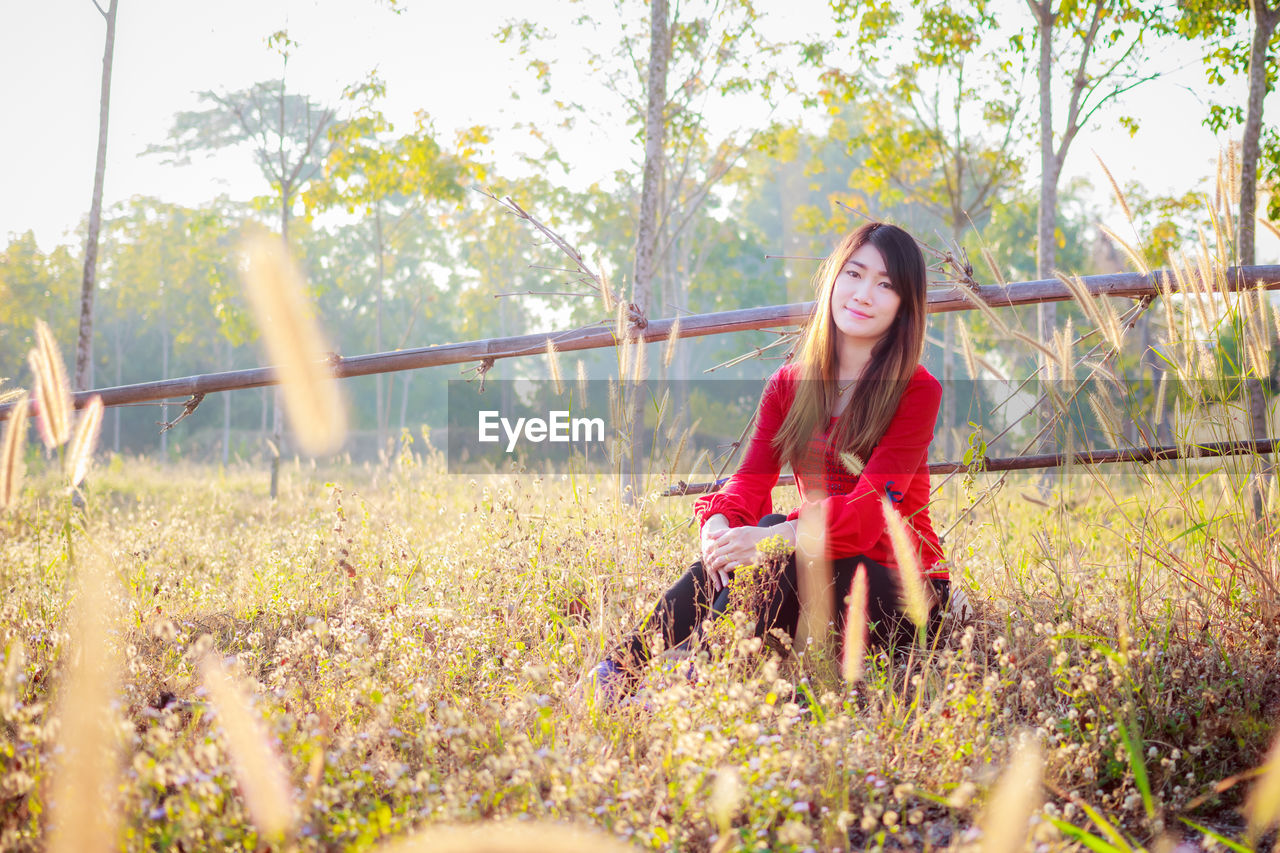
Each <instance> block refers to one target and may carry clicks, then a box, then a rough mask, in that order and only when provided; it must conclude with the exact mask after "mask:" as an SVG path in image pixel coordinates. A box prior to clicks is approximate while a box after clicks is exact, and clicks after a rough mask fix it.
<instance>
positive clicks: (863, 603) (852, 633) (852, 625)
mask: <svg viewBox="0 0 1280 853" xmlns="http://www.w3.org/2000/svg"><path fill="white" fill-rule="evenodd" d="M866 654H867V569H866V567H865V566H858V572H857V574H855V575H854V576H853V588H852V589H851V590H850V592H849V610H848V612H847V613H846V614H845V620H844V665H843V666H842V667H841V671H842V674H843V675H844V680H845V681H846V682H847V683H849V684H856V683H857V682H859V681H861V680H862V668H863V665H864V663H865V658H866Z"/></svg>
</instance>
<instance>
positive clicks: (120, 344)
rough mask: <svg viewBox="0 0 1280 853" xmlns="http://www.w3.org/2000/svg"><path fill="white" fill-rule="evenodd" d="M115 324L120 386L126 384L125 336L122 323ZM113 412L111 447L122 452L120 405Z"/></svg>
mask: <svg viewBox="0 0 1280 853" xmlns="http://www.w3.org/2000/svg"><path fill="white" fill-rule="evenodd" d="M115 325H116V334H115V340H116V387H117V388H118V387H120V386H121V385H123V384H124V372H123V371H124V341H123V340H122V339H123V337H124V336H123V335H122V334H120V324H119V323H118V322H117V323H116V324H115ZM165 378H166V379H168V378H169V377H167V376H166V377H165ZM112 414H113V415H114V416H115V418H114V420H115V428H114V433H115V434H114V435H113V436H112V439H111V449H112V450H113V451H115V452H116V453H119V452H120V407H119V406H116V409H115V411H114V412H112Z"/></svg>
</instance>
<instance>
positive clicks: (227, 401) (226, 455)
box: [222, 338, 231, 467]
mask: <svg viewBox="0 0 1280 853" xmlns="http://www.w3.org/2000/svg"><path fill="white" fill-rule="evenodd" d="M222 353H223V356H222V363H223V365H224V367H225V368H226V369H227V370H230V369H231V342H230V341H228V340H227V339H226V338H223V339H222ZM230 459H231V395H230V394H223V395H222V464H223V466H224V467H225V466H226V464H227V462H228V461H230Z"/></svg>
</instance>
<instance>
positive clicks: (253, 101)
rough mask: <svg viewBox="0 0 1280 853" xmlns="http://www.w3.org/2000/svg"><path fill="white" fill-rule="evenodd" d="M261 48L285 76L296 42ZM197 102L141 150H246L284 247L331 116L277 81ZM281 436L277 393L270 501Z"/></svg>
mask: <svg viewBox="0 0 1280 853" xmlns="http://www.w3.org/2000/svg"><path fill="white" fill-rule="evenodd" d="M267 46H268V47H270V48H272V49H274V50H275V51H276V52H277V53H279V54H280V57H281V60H282V63H283V66H284V68H285V70H286V71H287V69H288V65H289V55H290V52H291V51H292V49H293V48H294V47H296V46H297V42H295V41H293V40H292V39H290V38H289V35H288V33H287V32H285V31H283V30H280V31H278V32H275V33H272V34H271V36H269V37H268V38H267ZM200 100H201V101H202V102H204V103H206V104H208V105H209V106H207V107H206V108H204V109H202V110H193V111H187V112H181V113H179V114H178V115H177V116H175V117H174V122H173V128H172V129H171V130H170V132H169V142H168V143H167V144H165V145H160V146H152V147H150V148H148V149H147V151H148V152H152V153H168V154H170V155H172V157H173V162H177V163H183V162H189V160H190V156H191V154H192V153H195V152H206V153H208V152H217V151H222V150H224V149H227V148H240V147H248V148H249V149H250V150H251V151H252V153H253V158H254V162H255V163H256V164H257V166H258V169H259V170H260V171H261V172H262V175H263V177H264V178H266V179H267V181H268V183H269V184H270V186H271V189H272V191H273V193H274V195H273V196H272V198H273V200H274V202H275V203H276V204H278V205H279V206H278V208H277V209H278V211H279V213H280V234H281V237H282V238H283V239H284V241H285V243H286V244H287V243H288V242H289V219H290V217H291V216H292V213H293V208H294V204H295V203H296V201H297V199H298V196H299V194H300V193H301V191H302V190H303V188H304V187H306V185H307V183H308V182H310V181H311V180H313V179H314V178H316V177H318V176H319V175H320V173H321V169H322V166H323V162H324V153H325V151H324V149H325V139H326V131H327V130H328V129H329V125H330V124H331V123H332V122H333V117H334V113H333V111H332V110H330V109H327V108H325V107H322V106H320V105H318V104H316V103H315V102H313V101H312V100H311V98H309V97H307V96H305V95H295V94H290V93H289V92H288V91H287V89H286V87H285V78H284V77H283V76H282V77H281V78H280V79H279V80H268V81H265V82H261V83H255V84H254V85H253V86H251V87H249V88H248V89H242V90H240V91H238V92H231V93H228V94H217V93H215V92H202V93H201V94H200ZM283 431H284V411H283V409H282V408H281V405H280V396H279V394H278V393H277V394H276V404H275V417H274V423H273V427H272V433H273V435H274V438H275V451H276V452H275V453H274V454H273V457H272V463H271V496H272V497H273V498H274V497H275V496H276V493H277V490H278V484H279V477H280V456H279V451H280V439H281V435H282V433H283Z"/></svg>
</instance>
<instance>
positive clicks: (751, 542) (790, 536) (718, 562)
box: [702, 521, 795, 592]
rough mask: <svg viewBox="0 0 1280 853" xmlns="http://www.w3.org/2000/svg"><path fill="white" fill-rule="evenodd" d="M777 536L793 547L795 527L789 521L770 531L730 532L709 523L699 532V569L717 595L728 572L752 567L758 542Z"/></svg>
mask: <svg viewBox="0 0 1280 853" xmlns="http://www.w3.org/2000/svg"><path fill="white" fill-rule="evenodd" d="M726 524H727V522H726ZM708 528H711V529H708ZM779 534H781V535H782V537H783V538H784V539H786V540H787V541H789V542H791V543H792V544H794V543H795V527H794V525H793V524H792V523H791V522H789V521H788V522H783V523H782V524H777V525H774V526H773V527H733V528H729V527H721V526H719V525H717V526H715V527H712V525H711V524H710V523H708V524H707V526H706V527H703V529H702V565H703V566H704V567H705V568H706V570H707V573H708V574H709V575H710V576H711V585H712V586H713V587H714V588H715V589H716V591H717V592H718V591H719V590H720V589H722V588H723V587H724V586H725V584H727V583H728V582H729V572H731V571H733V570H734V569H736V568H738V567H739V566H749V565H752V564H754V563H755V561H756V544H757V543H758V542H760V540H762V539H767V538H769V537H770V536H777V535H779Z"/></svg>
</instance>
